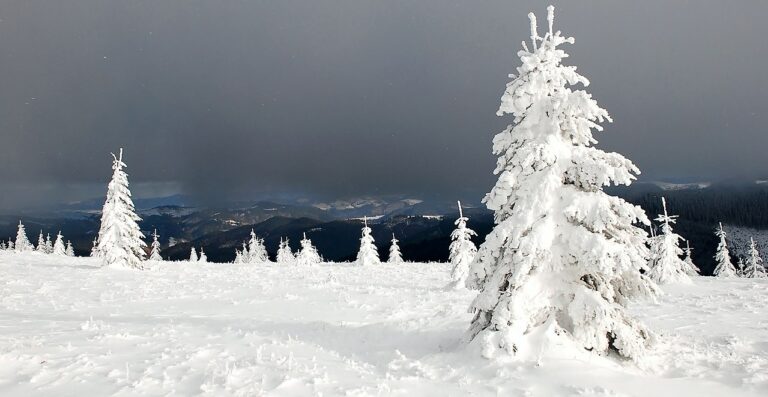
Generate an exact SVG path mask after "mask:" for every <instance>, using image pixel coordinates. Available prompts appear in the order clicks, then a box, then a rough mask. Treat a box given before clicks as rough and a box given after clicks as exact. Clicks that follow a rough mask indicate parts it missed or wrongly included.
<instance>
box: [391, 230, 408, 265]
mask: <svg viewBox="0 0 768 397" xmlns="http://www.w3.org/2000/svg"><path fill="white" fill-rule="evenodd" d="M397 243H398V239H397V238H395V233H392V244H391V245H390V246H389V258H387V263H391V264H393V265H400V264H402V263H403V262H404V261H403V254H402V253H400V246H399V245H398V244H397Z"/></svg>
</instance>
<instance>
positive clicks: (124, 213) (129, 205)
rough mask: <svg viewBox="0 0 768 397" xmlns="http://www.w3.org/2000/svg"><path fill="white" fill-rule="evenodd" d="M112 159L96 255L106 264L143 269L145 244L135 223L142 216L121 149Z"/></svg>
mask: <svg viewBox="0 0 768 397" xmlns="http://www.w3.org/2000/svg"><path fill="white" fill-rule="evenodd" d="M112 158H113V161H112V170H113V173H112V180H111V181H110V182H109V185H108V186H107V198H106V200H105V201H104V208H103V209H102V212H101V227H100V229H99V245H98V247H97V256H98V257H100V258H102V261H103V263H104V265H107V266H118V267H126V268H133V269H143V265H142V263H141V261H142V260H143V259H144V248H145V247H146V246H147V245H146V243H145V242H144V235H143V234H142V233H141V230H140V229H139V225H138V223H137V222H138V221H140V220H141V218H139V216H138V215H136V210H135V208H134V206H133V200H132V199H131V191H130V190H129V189H128V175H127V174H126V173H125V171H123V167H125V166H126V165H125V163H124V162H123V149H120V155H119V156H115V155H114V154H112Z"/></svg>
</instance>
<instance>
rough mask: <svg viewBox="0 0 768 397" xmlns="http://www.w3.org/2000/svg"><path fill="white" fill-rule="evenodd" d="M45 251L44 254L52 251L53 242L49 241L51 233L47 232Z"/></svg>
mask: <svg viewBox="0 0 768 397" xmlns="http://www.w3.org/2000/svg"><path fill="white" fill-rule="evenodd" d="M45 253H46V254H52V253H53V242H52V241H51V234H50V233H47V234H46V235H45Z"/></svg>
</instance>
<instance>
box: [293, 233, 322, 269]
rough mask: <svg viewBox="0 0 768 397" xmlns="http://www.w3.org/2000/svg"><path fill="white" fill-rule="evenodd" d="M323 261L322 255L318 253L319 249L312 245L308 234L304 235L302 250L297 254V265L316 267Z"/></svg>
mask: <svg viewBox="0 0 768 397" xmlns="http://www.w3.org/2000/svg"><path fill="white" fill-rule="evenodd" d="M321 261H322V258H320V254H319V253H318V252H317V248H315V246H314V245H312V240H310V239H308V238H307V234H306V233H304V238H303V239H302V240H301V249H300V250H299V253H298V254H296V264H297V265H300V266H314V265H317V264H319V263H320V262H321Z"/></svg>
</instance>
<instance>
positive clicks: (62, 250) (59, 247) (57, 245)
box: [53, 231, 67, 256]
mask: <svg viewBox="0 0 768 397" xmlns="http://www.w3.org/2000/svg"><path fill="white" fill-rule="evenodd" d="M53 254H54V255H59V256H65V255H67V246H66V245H65V244H64V236H62V235H61V231H59V232H58V233H57V234H56V241H55V242H54V243H53Z"/></svg>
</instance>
